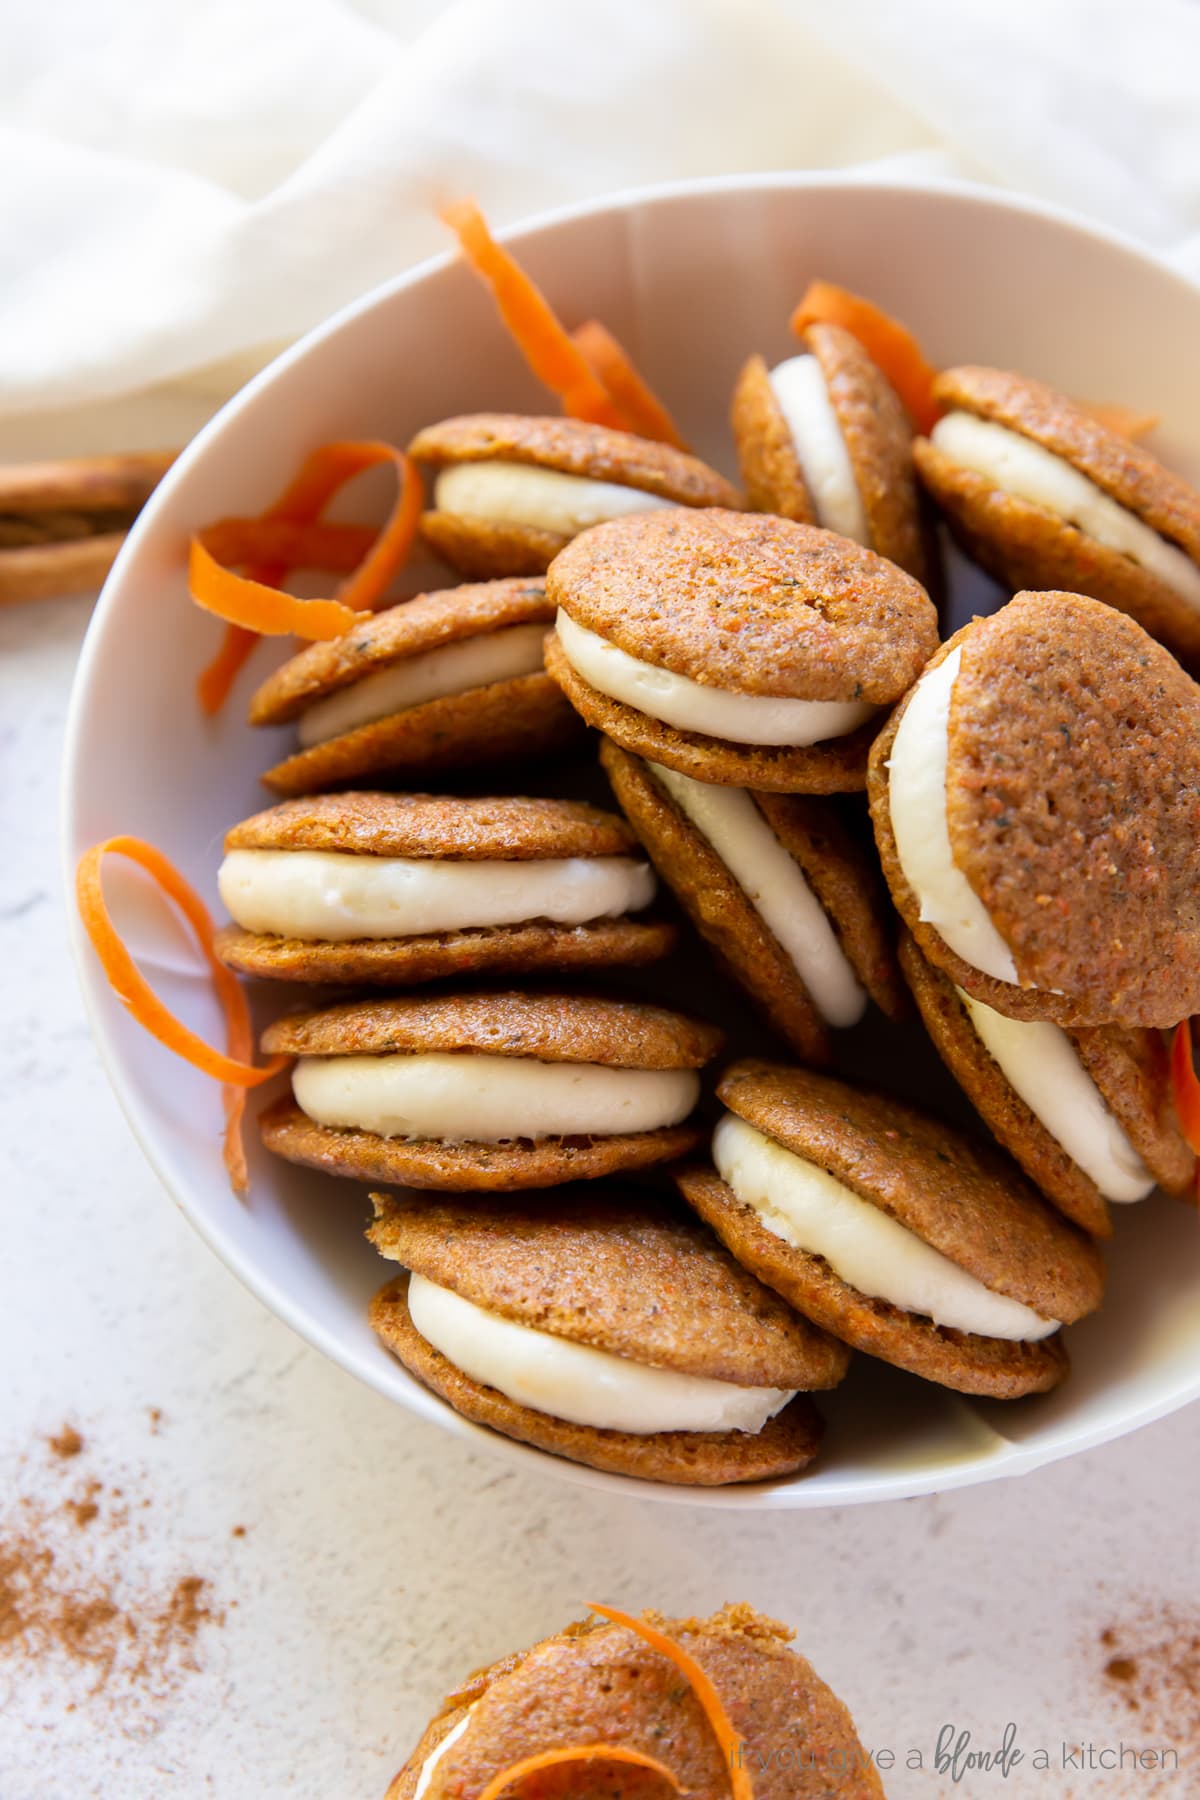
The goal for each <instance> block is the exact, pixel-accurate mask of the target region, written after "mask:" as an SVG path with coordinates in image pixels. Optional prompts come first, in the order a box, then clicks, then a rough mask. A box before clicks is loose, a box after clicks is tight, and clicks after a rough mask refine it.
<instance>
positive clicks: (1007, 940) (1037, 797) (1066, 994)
mask: <svg viewBox="0 0 1200 1800" xmlns="http://www.w3.org/2000/svg"><path fill="white" fill-rule="evenodd" d="M1198 793H1200V687H1197V685H1196V683H1195V682H1193V681H1192V680H1191V678H1190V677H1189V676H1188V675H1187V674H1185V672H1184V670H1183V669H1182V668H1181V667H1180V666H1179V664H1178V663H1177V662H1176V661H1175V658H1174V657H1173V656H1171V655H1170V653H1169V652H1168V651H1167V650H1165V649H1164V648H1163V647H1162V646H1161V645H1160V644H1156V643H1155V642H1154V640H1153V639H1152V638H1150V637H1148V636H1147V634H1146V633H1145V632H1144V631H1143V630H1142V628H1141V627H1140V626H1139V625H1137V624H1136V623H1135V622H1134V621H1133V620H1132V619H1131V618H1129V617H1128V616H1127V615H1126V614H1124V613H1120V612H1116V611H1114V610H1113V608H1112V607H1109V606H1104V605H1102V604H1101V603H1100V602H1099V601H1097V600H1091V599H1087V598H1085V597H1084V596H1082V595H1079V594H1058V593H1023V594H1018V595H1017V596H1016V598H1015V599H1013V600H1012V601H1010V602H1009V604H1008V605H1007V606H1005V607H1002V608H1001V610H1000V611H999V612H997V613H993V614H992V615H991V616H990V617H988V618H982V619H975V620H974V621H973V622H972V623H971V624H969V625H966V626H964V628H963V629H962V630H961V631H959V632H958V633H957V634H956V635H955V636H954V637H953V638H951V639H950V641H949V643H947V644H945V645H944V646H943V647H942V649H941V650H940V651H939V652H938V654H937V655H936V656H935V657H934V658H933V660H932V661H931V663H930V664H929V667H928V669H927V670H926V671H925V673H924V674H923V675H922V676H921V679H920V680H919V681H918V682H917V684H916V686H915V687H914V688H913V690H912V692H911V693H910V694H909V695H908V696H907V697H906V698H905V700H904V701H902V703H901V704H900V705H899V706H898V707H897V708H896V710H895V712H894V713H893V714H892V717H891V719H890V720H889V722H888V724H887V726H886V727H885V729H884V730H883V731H882V732H881V733H880V735H879V737H878V738H877V739H876V740H875V744H874V746H873V748H872V751H871V767H870V799H871V812H872V817H873V820H874V824H875V835H876V841H877V843H878V845H879V851H880V856H881V858H882V861H883V868H884V874H885V875H886V877H887V881H888V885H889V886H890V888H891V890H892V897H893V899H894V900H895V902H896V905H897V907H898V908H899V911H900V913H901V914H902V916H903V918H904V921H905V923H906V924H907V925H908V927H909V929H910V931H911V932H912V934H913V936H914V937H915V938H916V940H917V943H918V945H919V946H920V948H921V951H922V952H923V954H924V955H925V957H926V958H927V959H928V960H929V961H930V962H931V963H933V964H934V965H935V966H936V967H937V968H939V969H941V970H942V971H943V973H944V974H946V975H948V976H949V977H950V978H951V980H953V981H954V982H955V984H956V985H957V986H958V987H960V988H962V989H963V990H964V991H965V992H966V993H968V994H970V995H971V996H972V998H973V999H977V1000H982V1001H984V1003H985V1004H986V1005H988V1006H990V1007H991V1008H992V1009H993V1010H994V1011H996V1012H1002V1013H1005V1014H1007V1015H1008V1016H1009V1017H1010V1018H1015V1019H1049V1020H1050V1021H1052V1022H1053V1023H1055V1024H1058V1025H1066V1026H1071V1027H1074V1026H1078V1025H1105V1024H1123V1025H1146V1026H1172V1025H1175V1024H1176V1023H1177V1022H1178V1021H1179V1020H1180V1019H1183V1018H1186V1017H1187V1016H1188V1015H1189V1014H1192V1013H1195V1012H1197V1011H1200V834H1198V833H1197V822H1198V818H1200V812H1198V804H1197V794H1198Z"/></svg>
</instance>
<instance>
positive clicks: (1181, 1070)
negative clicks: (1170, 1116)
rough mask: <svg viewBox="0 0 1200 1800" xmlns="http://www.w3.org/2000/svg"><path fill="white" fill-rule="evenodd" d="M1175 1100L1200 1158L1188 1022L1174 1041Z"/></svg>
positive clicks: (1197, 1083)
mask: <svg viewBox="0 0 1200 1800" xmlns="http://www.w3.org/2000/svg"><path fill="white" fill-rule="evenodd" d="M1171 1097H1172V1099H1173V1100H1174V1102H1175V1112H1176V1114H1177V1116H1178V1119H1179V1125H1180V1129H1181V1130H1182V1132H1183V1135H1184V1137H1185V1138H1186V1139H1187V1141H1188V1144H1189V1145H1190V1146H1191V1148H1192V1149H1193V1150H1194V1151H1195V1153H1196V1155H1197V1156H1200V1079H1198V1078H1197V1075H1196V1064H1195V1060H1194V1058H1193V1056H1192V1024H1191V1020H1190V1019H1185V1020H1184V1021H1183V1023H1182V1024H1181V1025H1177V1026H1176V1027H1175V1035H1174V1037H1173V1038H1172V1039H1171ZM1196 1198H1197V1200H1198V1201H1200V1169H1198V1170H1197V1171H1196Z"/></svg>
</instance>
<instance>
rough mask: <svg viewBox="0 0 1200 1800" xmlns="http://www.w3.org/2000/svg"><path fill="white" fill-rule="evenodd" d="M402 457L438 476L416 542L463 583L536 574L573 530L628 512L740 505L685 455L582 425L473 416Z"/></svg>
mask: <svg viewBox="0 0 1200 1800" xmlns="http://www.w3.org/2000/svg"><path fill="white" fill-rule="evenodd" d="M409 454H410V455H412V456H415V457H416V458H417V459H418V460H419V461H421V462H424V463H428V464H430V465H431V466H432V467H433V468H434V469H436V471H437V479H436V482H435V484H434V506H433V508H432V510H431V511H429V512H426V513H425V514H423V516H422V519H421V532H422V535H423V536H424V538H425V540H426V542H427V543H429V544H430V545H431V546H432V547H433V549H434V550H436V551H437V552H438V554H439V555H440V556H442V557H444V558H445V560H446V561H447V562H448V563H449V564H450V565H451V567H452V568H455V569H457V570H459V572H460V573H461V574H463V575H468V576H489V575H539V574H541V573H542V572H543V571H544V570H545V569H547V568H549V566H550V563H551V562H552V561H553V559H554V557H555V556H556V555H557V554H558V552H559V551H560V550H561V549H562V548H563V546H564V544H567V543H569V542H570V540H571V539H572V538H573V537H575V536H576V534H577V533H578V532H580V531H583V530H585V529H586V528H587V527H588V526H589V525H596V524H599V523H600V521H601V520H604V519H617V518H622V517H624V515H625V514H627V513H638V512H647V511H649V510H651V509H652V508H655V507H659V508H661V507H672V506H731V507H736V506H740V505H741V497H740V495H739V494H738V492H737V489H736V488H735V487H733V486H732V485H731V483H729V482H728V481H726V479H725V477H724V476H723V475H718V474H717V472H716V470H715V469H710V468H709V467H708V465H707V464H706V463H702V462H701V461H700V460H699V459H698V458H697V457H695V456H689V455H688V454H687V452H686V451H683V450H676V449H673V448H672V447H671V445H669V444H660V443H653V442H651V441H650V440H649V439H648V438H639V437H634V436H633V435H632V434H631V433H629V432H626V431H612V430H609V429H608V427H606V426H603V425H590V424H586V423H585V422H584V421H583V420H581V419H558V418H544V419H543V418H526V417H524V416H522V415H520V414H517V413H472V414H469V415H467V416H466V417H464V418H459V419H446V420H444V421H443V422H442V423H441V424H440V425H430V426H427V427H426V429H425V430H424V431H421V432H419V433H418V434H417V436H416V437H415V438H414V439H413V441H412V443H411V444H410V445H409Z"/></svg>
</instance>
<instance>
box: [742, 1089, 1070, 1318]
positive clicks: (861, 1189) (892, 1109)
mask: <svg viewBox="0 0 1200 1800" xmlns="http://www.w3.org/2000/svg"><path fill="white" fill-rule="evenodd" d="M717 1093H718V1096H719V1097H720V1099H721V1100H723V1101H724V1103H725V1105H726V1106H728V1107H729V1108H730V1110H731V1111H733V1112H735V1113H737V1114H738V1115H739V1116H740V1117H741V1118H743V1119H745V1120H746V1121H747V1123H748V1124H750V1125H753V1126H754V1127H755V1129H756V1130H758V1131H761V1132H763V1133H765V1134H766V1135H767V1136H768V1137H771V1138H774V1139H775V1141H776V1142H777V1143H780V1144H782V1145H783V1146H784V1147H785V1149H788V1150H791V1151H794V1152H795V1154H796V1155H797V1156H802V1157H804V1158H806V1160H808V1161H809V1162H814V1163H816V1164H818V1165H819V1167H821V1168H823V1169H827V1170H828V1171H829V1173H830V1174H831V1175H834V1176H836V1178H837V1179H838V1180H839V1181H842V1182H844V1183H845V1185H846V1186H847V1187H849V1188H851V1189H852V1190H853V1191H854V1192H855V1193H856V1194H859V1195H861V1196H862V1198H863V1199H864V1200H869V1201H871V1203H872V1204H873V1205H875V1206H878V1207H879V1208H880V1209H881V1211H883V1212H885V1213H888V1214H890V1215H891V1217H892V1218H894V1219H897V1220H899V1222H900V1223H901V1224H902V1225H905V1226H907V1227H908V1229H909V1230H910V1231H913V1232H916V1234H917V1235H918V1236H919V1237H922V1238H924V1239H925V1241H926V1242H927V1243H929V1244H932V1245H933V1247H934V1248H935V1249H936V1250H940V1251H941V1252H942V1254H943V1256H947V1257H949V1258H950V1260H951V1261H952V1262H956V1263H958V1264H959V1266H960V1267H961V1268H964V1269H966V1270H967V1271H968V1272H969V1273H970V1274H972V1275H974V1276H975V1277H976V1279H977V1280H979V1281H982V1282H983V1283H984V1284H985V1285H986V1286H987V1287H989V1288H992V1289H993V1290H994V1291H995V1292H996V1293H998V1294H1007V1295H1008V1296H1009V1297H1010V1298H1011V1299H1014V1300H1020V1301H1021V1302H1022V1303H1023V1304H1024V1305H1026V1306H1030V1307H1032V1308H1033V1309H1034V1311H1035V1312H1037V1313H1039V1314H1040V1315H1041V1316H1042V1318H1045V1319H1061V1320H1064V1321H1069V1320H1072V1319H1077V1318H1079V1317H1081V1316H1082V1315H1083V1314H1084V1313H1086V1312H1090V1311H1092V1310H1093V1308H1094V1307H1096V1306H1097V1305H1098V1304H1099V1302H1100V1297H1101V1294H1102V1292H1103V1288H1104V1265H1103V1263H1102V1261H1101V1259H1100V1255H1099V1252H1098V1251H1097V1249H1096V1247H1095V1245H1093V1244H1092V1243H1090V1242H1089V1241H1088V1240H1087V1239H1086V1238H1084V1237H1083V1236H1082V1234H1081V1233H1080V1232H1078V1231H1076V1230H1075V1229H1074V1228H1073V1227H1072V1226H1071V1225H1069V1224H1068V1223H1067V1222H1066V1220H1065V1219H1061V1218H1059V1216H1058V1214H1057V1213H1055V1212H1054V1211H1053V1210H1052V1208H1050V1207H1049V1206H1047V1205H1046V1203H1045V1201H1044V1200H1043V1199H1042V1198H1041V1196H1040V1195H1039V1194H1038V1193H1037V1192H1036V1190H1035V1189H1034V1188H1033V1187H1032V1186H1031V1185H1030V1183H1029V1182H1027V1181H1026V1180H1025V1178H1024V1176H1023V1175H1022V1174H1021V1173H1020V1172H1019V1170H1018V1169H1017V1168H1016V1166H1015V1164H1013V1163H1011V1162H1009V1160H1008V1159H1007V1157H1003V1156H1001V1155H1000V1154H999V1153H998V1152H996V1151H994V1150H992V1149H991V1148H990V1147H989V1146H985V1145H982V1144H975V1143H973V1142H972V1141H971V1140H970V1139H968V1138H965V1137H963V1136H961V1135H960V1134H959V1133H958V1132H955V1131H952V1130H951V1129H950V1128H949V1126H947V1125H943V1124H942V1123H941V1121H940V1120H938V1119H933V1118H930V1117H928V1116H927V1115H926V1114H924V1113H920V1112H917V1111H915V1110H914V1109H913V1108H912V1107H910V1106H905V1105H903V1104H901V1102H900V1101H898V1100H892V1099H891V1098H889V1097H888V1096H886V1095H882V1094H875V1093H869V1092H866V1091H863V1090H859V1089H855V1088H851V1087H847V1086H846V1084H845V1083H844V1082H841V1081H835V1080H833V1079H832V1078H831V1077H829V1076H825V1075H816V1074H814V1073H813V1072H812V1071H811V1070H808V1069H787V1068H781V1067H778V1066H777V1065H774V1064H771V1063H764V1062H757V1061H753V1060H751V1061H745V1062H739V1063H735V1064H734V1065H733V1066H732V1067H731V1068H730V1069H729V1070H728V1071H727V1072H726V1074H725V1075H724V1077H723V1078H722V1080H721V1082H720V1084H719V1086H718V1088H717Z"/></svg>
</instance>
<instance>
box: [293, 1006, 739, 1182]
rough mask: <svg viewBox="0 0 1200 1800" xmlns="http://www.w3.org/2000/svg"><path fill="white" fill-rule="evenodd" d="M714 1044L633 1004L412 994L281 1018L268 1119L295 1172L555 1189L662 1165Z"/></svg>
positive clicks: (695, 1134) (656, 1010)
mask: <svg viewBox="0 0 1200 1800" xmlns="http://www.w3.org/2000/svg"><path fill="white" fill-rule="evenodd" d="M720 1043H721V1034H720V1032H719V1031H717V1030H715V1029H714V1028H713V1027H712V1026H711V1025H702V1024H699V1023H698V1022H697V1021H696V1020H694V1019H688V1018H685V1017H684V1016H683V1015H682V1014H680V1013H674V1012H668V1011H666V1010H665V1009H664V1008H662V1007H658V1006H650V1005H647V1004H644V1003H642V1002H639V1001H622V1000H611V999H600V998H591V997H585V996H583V995H578V994H547V993H528V994H525V993H449V994H437V995H430V994H411V995H403V996H398V997H396V998H391V999H387V1000H371V1001H359V1002H355V1003H353V1004H351V1005H347V1006H335V1007H330V1008H328V1009H327V1010H325V1011H323V1012H314V1013H304V1014H299V1015H296V1016H293V1017H291V1018H284V1019H280V1020H278V1021H277V1022H276V1023H275V1024H274V1025H271V1026H269V1027H268V1028H267V1030H266V1032H265V1033H264V1035H263V1046H264V1048H265V1049H266V1050H268V1051H269V1052H272V1053H274V1052H275V1051H282V1052H283V1053H284V1054H285V1055H289V1056H295V1057H296V1058H298V1060H297V1063H296V1066H295V1069H294V1070H293V1073H292V1097H290V1098H285V1099H283V1100H281V1101H278V1102H277V1103H276V1104H275V1105H274V1106H272V1107H270V1108H268V1110H267V1111H266V1112H265V1113H264V1114H263V1115H262V1118H261V1119H260V1121H259V1123H260V1126H261V1129H262V1136H263V1142H264V1143H265V1144H266V1146H267V1148H268V1149H269V1150H274V1151H275V1152H276V1153H277V1154H278V1155H280V1156H283V1157H286V1158H288V1159H289V1160H290V1161H292V1162H299V1163H305V1164H307V1165H308V1166H309V1167H311V1168H317V1169H325V1170H327V1171H328V1172H329V1173H330V1174H332V1175H348V1176H351V1177H357V1178H359V1179H361V1180H366V1181H382V1182H396V1183H399V1184H401V1185H405V1186H409V1187H421V1188H457V1189H460V1190H463V1191H465V1190H468V1189H470V1190H508V1189H513V1188H540V1187H552V1186H555V1185H556V1184H557V1183H559V1182H563V1181H585V1180H589V1179H592V1178H594V1177H596V1176H600V1175H612V1174H615V1173H618V1172H620V1171H622V1170H628V1169H640V1168H646V1167H649V1166H650V1165H651V1164H654V1163H660V1162H668V1161H670V1159H671V1158H672V1157H675V1156H680V1155H682V1154H683V1153H684V1152H685V1151H687V1150H689V1149H691V1148H693V1147H694V1145H695V1144H696V1142H697V1141H698V1139H699V1137H700V1132H699V1130H698V1128H697V1127H696V1126H695V1125H692V1124H690V1123H688V1120H689V1117H690V1115H691V1113H692V1110H693V1108H694V1107H695V1105H696V1101H697V1100H698V1099H699V1096H700V1078H699V1075H698V1074H697V1070H698V1069H701V1068H703V1066H704V1064H705V1063H707V1062H709V1061H711V1059H712V1058H713V1057H714V1056H715V1055H716V1053H717V1050H718V1049H719V1047H720Z"/></svg>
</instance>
